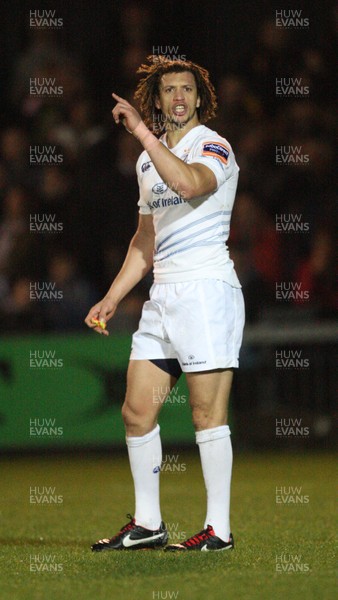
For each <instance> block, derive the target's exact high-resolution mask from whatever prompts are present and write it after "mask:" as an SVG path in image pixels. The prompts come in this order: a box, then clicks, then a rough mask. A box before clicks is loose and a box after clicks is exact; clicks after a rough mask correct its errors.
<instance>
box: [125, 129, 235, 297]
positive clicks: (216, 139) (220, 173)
mask: <svg viewBox="0 0 338 600" xmlns="http://www.w3.org/2000/svg"><path fill="white" fill-rule="evenodd" d="M161 142H162V144H164V145H165V146H167V143H166V135H165V134H164V135H163V136H162V138H161ZM167 147H168V146H167ZM170 152H172V153H173V154H175V155H176V156H177V157H178V158H180V159H181V160H183V161H184V162H186V163H187V164H191V163H201V164H203V165H206V166H207V167H209V169H211V170H212V171H213V173H214V174H215V177H216V180H217V190H216V191H215V192H213V193H211V194H208V195H205V196H199V197H198V198H193V199H192V200H189V201H188V200H184V199H183V198H182V197H180V195H179V194H178V193H177V192H174V191H173V190H171V189H170V188H168V186H167V185H166V184H165V183H164V182H163V180H162V179H161V177H160V176H159V174H158V173H157V171H156V169H155V167H154V165H153V163H152V161H151V160H150V157H149V154H148V153H147V152H146V151H144V152H142V154H141V156H140V157H139V159H138V161H137V165H136V171H137V177H138V183H139V188H140V199H139V201H138V206H139V212H140V213H141V214H142V215H152V216H153V222H154V229H155V248H154V281H155V282H156V283H179V282H181V281H188V280H193V279H221V280H223V281H226V282H227V283H229V284H230V285H231V286H233V287H237V288H239V287H241V285H240V283H239V281H238V278H237V275H236V273H235V270H234V265H233V262H232V260H231V259H230V257H229V251H228V248H227V246H226V241H227V239H228V237H229V231H230V219H231V211H232V207H233V204H234V200H235V194H236V188H237V181H238V172H239V168H238V165H237V164H236V160H235V156H234V153H233V151H232V148H231V146H230V144H229V142H227V140H226V139H224V138H222V137H221V136H219V135H218V134H217V133H216V132H215V131H212V130H211V129H209V128H208V127H205V125H198V126H197V127H194V128H193V129H191V130H190V131H189V132H188V133H187V134H186V135H185V136H184V137H183V138H182V139H181V140H180V141H179V142H178V144H177V145H176V146H175V147H174V148H170Z"/></svg>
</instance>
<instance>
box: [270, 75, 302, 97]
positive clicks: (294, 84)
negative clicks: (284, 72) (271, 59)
mask: <svg viewBox="0 0 338 600" xmlns="http://www.w3.org/2000/svg"><path fill="white" fill-rule="evenodd" d="M309 95H310V88H309V86H308V85H304V84H303V78H302V77H276V96H279V97H282V98H305V97H308V96H309Z"/></svg>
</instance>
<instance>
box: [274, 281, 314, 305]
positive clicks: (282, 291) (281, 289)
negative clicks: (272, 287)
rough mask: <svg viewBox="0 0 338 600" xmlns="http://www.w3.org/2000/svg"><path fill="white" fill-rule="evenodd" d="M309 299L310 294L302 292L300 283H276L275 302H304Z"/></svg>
mask: <svg viewBox="0 0 338 600" xmlns="http://www.w3.org/2000/svg"><path fill="white" fill-rule="evenodd" d="M309 299H310V292H309V291H308V290H303V283H302V282H301V281H281V282H276V300H285V301H293V300H297V301H298V302H306V301H308V300H309Z"/></svg>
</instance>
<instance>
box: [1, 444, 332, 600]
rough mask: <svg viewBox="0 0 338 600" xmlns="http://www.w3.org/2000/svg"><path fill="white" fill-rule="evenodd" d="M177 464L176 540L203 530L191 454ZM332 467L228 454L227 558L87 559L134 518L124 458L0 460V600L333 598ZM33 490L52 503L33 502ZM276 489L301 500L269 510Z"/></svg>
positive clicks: (167, 495)
mask: <svg viewBox="0 0 338 600" xmlns="http://www.w3.org/2000/svg"><path fill="white" fill-rule="evenodd" d="M165 453H166V450H164V454H165ZM167 454H169V453H167ZM176 455H177V453H176ZM178 462H179V463H180V465H181V469H180V470H179V471H165V472H163V473H162V475H161V497H162V512H163V518H164V519H165V521H166V522H167V524H168V525H169V528H170V530H171V539H172V540H180V539H182V538H183V537H184V536H185V535H187V536H189V535H191V534H193V533H196V532H197V531H198V530H199V529H201V528H202V526H203V520H204V510H205V498H204V488H203V482H202V475H201V470H200V464H199V460H198V453H197V449H196V451H192V450H185V451H180V453H179V458H178ZM333 465H334V458H333V456H332V455H330V454H325V453H322V454H314V453H308V454H302V455H298V454H289V453H287V452H285V453H283V454H282V453H271V454H265V455H263V454H253V455H248V454H239V455H237V456H236V455H235V460H234V471H233V486H232V519H231V521H232V530H233V533H234V536H235V544H236V548H235V551H234V552H231V551H230V552H219V553H188V554H184V555H182V554H176V553H175V554H171V553H164V552H163V551H161V550H156V551H151V550H149V551H127V552H104V553H95V554H94V553H92V552H91V551H90V544H91V543H92V542H94V541H96V540H97V539H99V538H101V537H106V536H111V535H113V534H114V533H116V532H117V531H118V529H119V528H120V526H122V525H123V524H124V523H126V522H127V521H128V519H127V518H126V513H128V512H131V513H132V512H133V510H134V502H133V488H132V481H131V476H130V473H129V467H128V462H127V456H126V453H123V452H121V453H112V454H111V455H110V456H107V455H89V456H87V457H86V456H84V455H83V456H73V457H72V456H71V455H67V456H58V457H57V456H45V457H34V458H28V457H27V458H24V457H22V458H21V457H20V458H10V459H9V458H3V459H2V461H1V472H2V477H1V483H2V492H1V532H0V537H1V577H0V597H1V599H2V600H21V599H22V600H40V599H41V600H43V599H48V600H59V599H60V600H68V599H74V600H87V599H88V600H89V599H95V600H101V599H106V598H107V599H109V600H110V599H112V600H122V599H123V600H125V599H127V600H134V599H135V600H155V599H160V600H161V599H162V600H164V599H169V598H175V599H177V600H185V599H187V600H190V599H194V600H200V599H202V598H203V599H206V600H224V599H227V598H231V599H235V600H237V599H238V600H242V599H243V600H256V599H257V600H265V599H266V600H272V599H274V598H277V599H279V598H283V599H284V598H285V597H287V598H288V599H293V598H295V599H298V598H304V599H305V600H311V599H313V600H318V599H320V600H323V599H331V598H333V597H334V588H333V569H334V567H333V562H334V559H333V556H334V555H333V517H334V492H333V473H334V467H333ZM34 486H37V487H39V488H40V492H41V490H42V489H44V491H45V492H46V495H48V494H49V496H48V499H49V500H51V496H52V497H53V500H51V502H52V503H45V502H44V503H43V504H41V503H39V504H33V503H31V502H30V488H31V487H34ZM282 486H283V487H286V488H288V487H289V486H290V487H293V488H294V490H293V494H291V495H293V496H294V498H296V496H299V497H301V498H302V501H297V502H291V503H289V502H288V503H287V504H280V503H276V487H282ZM48 487H49V488H51V489H50V490H48V492H47V491H46V488H48ZM296 487H297V488H298V489H297V491H296V490H295V488H296ZM299 488H301V490H299ZM55 499H56V501H57V503H54V501H55ZM36 557H38V558H36ZM281 557H283V559H281ZM277 564H278V565H279V566H277ZM36 565H38V566H41V565H42V567H41V568H40V567H39V569H40V570H38V568H37V566H36ZM281 565H284V567H283V566H281ZM290 565H291V567H290ZM297 565H298V566H297ZM283 569H284V570H283Z"/></svg>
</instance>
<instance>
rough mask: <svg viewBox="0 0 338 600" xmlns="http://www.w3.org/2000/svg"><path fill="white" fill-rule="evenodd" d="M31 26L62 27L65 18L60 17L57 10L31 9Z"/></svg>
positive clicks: (44, 27)
mask: <svg viewBox="0 0 338 600" xmlns="http://www.w3.org/2000/svg"><path fill="white" fill-rule="evenodd" d="M29 26H30V27H35V28H36V29H61V27H63V18H62V17H58V16H57V14H56V10H46V9H45V10H34V9H32V10H30V11H29Z"/></svg>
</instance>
